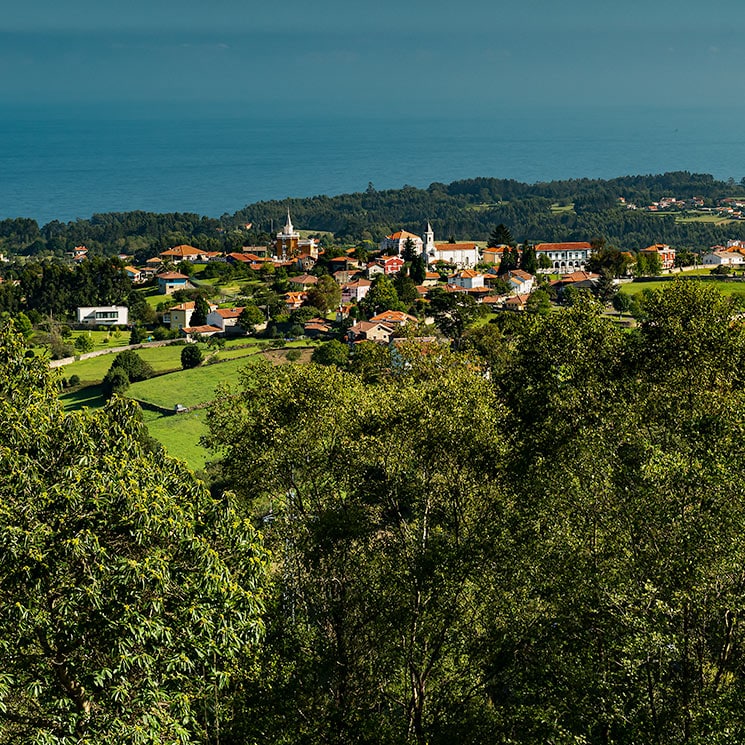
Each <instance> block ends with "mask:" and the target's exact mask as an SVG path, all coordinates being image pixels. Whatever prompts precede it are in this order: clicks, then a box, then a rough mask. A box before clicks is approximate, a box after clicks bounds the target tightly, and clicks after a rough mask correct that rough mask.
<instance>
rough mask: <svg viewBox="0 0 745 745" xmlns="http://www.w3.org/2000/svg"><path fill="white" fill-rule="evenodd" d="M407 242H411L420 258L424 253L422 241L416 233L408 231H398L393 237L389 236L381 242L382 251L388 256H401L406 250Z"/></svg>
mask: <svg viewBox="0 0 745 745" xmlns="http://www.w3.org/2000/svg"><path fill="white" fill-rule="evenodd" d="M406 241H411V243H412V244H413V247H414V253H415V254H416V255H417V256H419V254H420V253H421V252H422V239H421V238H420V237H419V236H418V235H414V233H409V232H407V231H406V230H398V231H396V232H395V233H393V234H392V235H387V236H386V237H385V238H383V240H382V241H380V250H381V251H382V252H383V253H384V254H387V255H392V256H400V255H401V254H402V253H403V252H404V249H405V248H406Z"/></svg>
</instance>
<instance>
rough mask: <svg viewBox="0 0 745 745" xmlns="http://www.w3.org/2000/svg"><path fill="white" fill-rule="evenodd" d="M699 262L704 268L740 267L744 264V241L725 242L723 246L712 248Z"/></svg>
mask: <svg viewBox="0 0 745 745" xmlns="http://www.w3.org/2000/svg"><path fill="white" fill-rule="evenodd" d="M701 262H702V263H703V264H704V265H705V266H712V267H717V266H730V267H736V266H742V265H743V264H745V241H727V244H726V245H725V246H712V247H711V248H710V249H709V252H708V253H706V254H704V255H703V257H702V258H701Z"/></svg>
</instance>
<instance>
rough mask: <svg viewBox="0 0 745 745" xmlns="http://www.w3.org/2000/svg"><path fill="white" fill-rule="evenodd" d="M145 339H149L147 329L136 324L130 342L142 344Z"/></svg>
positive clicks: (130, 335)
mask: <svg viewBox="0 0 745 745" xmlns="http://www.w3.org/2000/svg"><path fill="white" fill-rule="evenodd" d="M145 339H147V331H145V329H143V328H140V327H139V326H135V327H134V328H133V329H132V331H131V332H130V334H129V343H130V344H141V343H142V342H143V341H144V340H145Z"/></svg>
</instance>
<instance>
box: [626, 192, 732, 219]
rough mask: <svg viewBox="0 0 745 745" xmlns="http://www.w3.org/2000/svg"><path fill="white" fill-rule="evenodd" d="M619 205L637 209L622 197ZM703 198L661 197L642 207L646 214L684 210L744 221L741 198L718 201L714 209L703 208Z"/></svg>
mask: <svg viewBox="0 0 745 745" xmlns="http://www.w3.org/2000/svg"><path fill="white" fill-rule="evenodd" d="M618 202H619V204H621V205H623V206H624V207H626V209H629V210H636V209H639V207H638V206H637V205H636V204H634V203H633V202H628V201H627V200H626V199H625V198H624V197H619V198H618ZM704 204H705V201H704V198H703V197H684V198H681V197H662V198H661V199H660V200H659V201H657V202H650V203H649V204H648V205H646V206H645V207H643V208H642V209H644V210H645V211H646V212H676V211H678V212H682V211H685V210H696V211H697V212H702V213H706V214H711V215H718V216H719V217H722V218H724V219H728V220H745V199H743V198H742V197H739V198H738V197H727V198H725V199H720V200H719V202H718V203H717V205H716V206H715V207H705V206H704Z"/></svg>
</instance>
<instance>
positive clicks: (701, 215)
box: [650, 210, 737, 225]
mask: <svg viewBox="0 0 745 745" xmlns="http://www.w3.org/2000/svg"><path fill="white" fill-rule="evenodd" d="M650 214H652V215H656V216H657V217H670V216H671V215H672V216H673V217H675V222H679V223H687V222H705V223H712V224H714V225H729V224H730V223H733V222H737V220H732V219H730V218H728V217H722V216H721V215H714V214H712V213H711V212H697V211H688V212H675V211H673V212H668V211H667V210H663V211H662V212H652V213H650Z"/></svg>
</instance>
